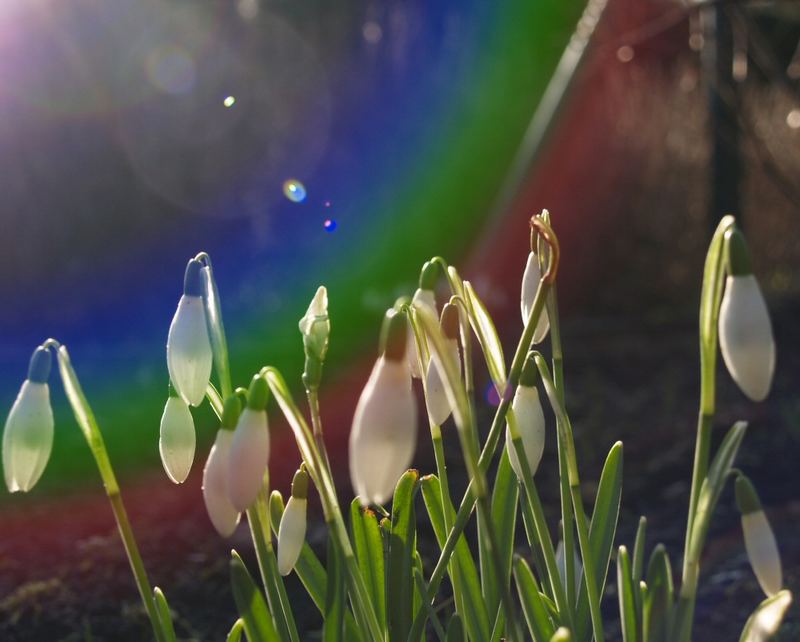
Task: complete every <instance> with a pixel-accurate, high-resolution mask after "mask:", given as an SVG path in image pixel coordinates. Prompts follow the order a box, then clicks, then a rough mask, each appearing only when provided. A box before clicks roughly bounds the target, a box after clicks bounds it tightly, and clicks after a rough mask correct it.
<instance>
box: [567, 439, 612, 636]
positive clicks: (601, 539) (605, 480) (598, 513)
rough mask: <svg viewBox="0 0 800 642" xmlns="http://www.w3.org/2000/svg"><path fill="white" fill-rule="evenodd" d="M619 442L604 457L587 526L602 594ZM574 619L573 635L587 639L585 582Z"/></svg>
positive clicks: (588, 625) (587, 617) (610, 544)
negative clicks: (574, 629) (589, 522)
mask: <svg viewBox="0 0 800 642" xmlns="http://www.w3.org/2000/svg"><path fill="white" fill-rule="evenodd" d="M622 455H623V451H622V442H621V441H618V442H617V443H615V444H614V445H613V446H612V447H611V450H610V451H609V453H608V456H607V457H606V461H605V464H604V465H603V472H602V473H601V475H600V484H599V486H598V487H597V496H596V497H595V500H594V511H593V512H592V521H591V524H590V526H589V548H590V550H591V555H592V563H593V564H594V569H595V575H596V577H597V581H598V582H599V583H600V585H599V587H598V588H599V594H600V595H603V593H604V590H605V585H606V579H607V578H608V566H609V564H610V563H611V551H612V548H613V546H614V535H615V534H616V532H617V522H618V520H619V505H620V499H621V498H622V462H623V456H622ZM577 613H578V615H577V620H576V623H575V627H576V629H577V631H576V633H577V634H576V636H575V637H576V639H578V640H586V639H588V638H589V636H590V634H591V619H590V613H589V598H588V595H587V593H586V583H585V582H581V584H580V588H579V590H578V608H577Z"/></svg>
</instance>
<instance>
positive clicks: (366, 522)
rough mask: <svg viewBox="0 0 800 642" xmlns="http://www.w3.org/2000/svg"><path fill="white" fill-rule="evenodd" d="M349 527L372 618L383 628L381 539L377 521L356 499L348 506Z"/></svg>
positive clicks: (383, 573)
mask: <svg viewBox="0 0 800 642" xmlns="http://www.w3.org/2000/svg"><path fill="white" fill-rule="evenodd" d="M350 527H351V530H352V532H353V548H354V549H355V554H356V559H357V560H358V567H359V569H360V570H361V575H362V576H363V577H364V582H365V583H366V585H367V590H368V591H369V593H370V595H371V596H372V603H373V605H374V607H375V615H377V617H378V622H379V623H380V625H381V626H382V627H384V626H385V622H386V606H385V605H386V595H385V590H386V576H385V572H384V560H383V553H384V551H383V539H382V537H381V529H380V526H379V524H378V519H377V517H376V516H375V513H373V512H372V511H371V510H369V509H368V508H362V507H361V503H360V502H359V501H358V498H356V499H354V500H353V502H352V503H351V504H350Z"/></svg>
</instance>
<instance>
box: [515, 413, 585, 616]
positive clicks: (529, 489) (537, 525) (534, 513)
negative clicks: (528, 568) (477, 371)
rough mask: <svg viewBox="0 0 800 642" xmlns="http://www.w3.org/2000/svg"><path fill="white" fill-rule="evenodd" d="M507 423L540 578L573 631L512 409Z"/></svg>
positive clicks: (571, 606)
mask: <svg viewBox="0 0 800 642" xmlns="http://www.w3.org/2000/svg"><path fill="white" fill-rule="evenodd" d="M507 419H508V426H509V429H510V432H511V443H512V444H513V446H514V449H515V451H516V453H517V460H518V461H519V465H520V468H521V470H522V479H523V488H524V489H525V499H526V501H527V505H528V509H529V511H530V513H529V514H530V516H531V518H532V520H533V525H534V529H535V531H536V533H535V534H536V540H537V542H538V544H539V548H540V549H541V553H542V556H543V558H544V563H545V568H546V569H547V575H546V576H545V577H543V578H542V579H543V581H547V582H548V583H549V584H550V586H551V588H552V593H553V597H554V598H555V602H556V606H557V607H558V611H559V614H561V615H562V616H563V618H564V619H563V622H564V623H565V624H566V625H567V626H568V627H569V628H570V629H571V630H574V624H573V623H574V621H575V613H574V609H575V603H574V602H570V601H569V599H568V597H567V596H568V594H567V593H565V591H564V585H563V583H562V581H561V576H560V574H559V572H558V562H557V561H556V553H555V549H554V548H553V540H552V539H551V537H550V532H549V531H548V529H547V520H546V519H545V516H544V509H543V508H542V502H541V500H540V499H539V493H538V492H537V490H536V484H535V483H534V481H533V473H531V469H530V466H529V465H528V457H527V455H526V453H525V445H524V444H523V442H522V437H521V436H520V434H519V430H518V428H517V422H516V417H515V416H514V411H513V410H511V411H509V413H508V416H507Z"/></svg>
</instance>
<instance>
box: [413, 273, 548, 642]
mask: <svg viewBox="0 0 800 642" xmlns="http://www.w3.org/2000/svg"><path fill="white" fill-rule="evenodd" d="M550 287H551V283H550V282H549V281H547V280H545V279H543V280H542V281H541V284H540V286H539V289H538V291H537V293H536V297H535V298H534V300H533V306H532V307H531V311H530V314H529V316H528V322H527V323H526V324H525V329H524V330H523V332H522V336H521V337H520V339H519V343H518V344H517V349H516V351H515V353H514V359H513V360H512V362H511V370H510V371H509V373H508V386H509V387H510V388H512V389H513V388H515V387H516V386H517V384H518V383H519V377H520V375H521V374H522V367H523V366H524V365H525V359H526V357H527V354H528V349H529V348H530V345H531V341H532V340H533V333H534V330H535V329H536V324H537V323H538V322H539V317H540V316H541V313H542V310H543V309H544V304H545V298H546V296H547V293H548V292H549V290H550ZM510 406H511V398H510V396H509V395H503V398H502V399H501V401H500V405H499V406H498V407H497V411H496V412H495V415H494V419H493V420H492V426H491V428H490V429H489V434H488V436H487V437H486V443H485V444H484V446H483V451H482V452H481V455H480V459H479V460H478V468H479V470H481V471H482V472H483V474H484V475H485V474H486V472H487V471H488V470H489V465H490V464H491V461H492V458H493V457H494V454H495V451H496V450H497V444H498V442H499V441H500V435H501V434H502V429H503V427H504V423H505V419H506V413H507V412H508V409H509V407H510ZM475 489H476V482H475V480H474V479H471V480H470V482H469V485H468V486H467V490H466V492H465V493H464V496H463V498H462V499H461V504H460V505H459V508H458V512H457V513H456V519H455V521H454V523H453V528H452V530H451V531H450V533H449V535H448V536H447V541H446V542H445V545H444V547H443V548H442V552H441V553H440V554H439V560H438V561H437V562H436V567H435V568H434V569H433V573H432V574H431V578H430V580H429V581H428V587H429V589H428V595H427V599H428V601H429V602H432V601H433V599H434V598H435V597H436V593H437V591H438V590H439V585H440V583H441V581H442V578H443V577H444V574H445V571H446V570H447V564H448V562H449V560H450V557H451V555H452V554H453V551H454V550H455V547H456V542H457V541H458V538H459V537H460V536H461V534H462V533H463V532H464V528H465V527H466V525H467V522H468V521H469V517H470V515H471V513H472V509H473V508H474V507H475V501H476V496H475ZM424 626H425V609H424V608H423V607H420V608H419V610H418V611H417V615H416V616H415V618H414V625H413V626H412V628H411V633H410V634H409V637H408V640H409V642H416V640H418V639H419V637H420V636H421V635H422V629H423V627H424Z"/></svg>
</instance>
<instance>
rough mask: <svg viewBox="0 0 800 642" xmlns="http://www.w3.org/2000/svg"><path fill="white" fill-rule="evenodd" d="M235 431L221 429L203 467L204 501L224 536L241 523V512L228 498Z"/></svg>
mask: <svg viewBox="0 0 800 642" xmlns="http://www.w3.org/2000/svg"><path fill="white" fill-rule="evenodd" d="M232 440H233V431H231V430H225V429H221V430H218V431H217V438H216V439H215V440H214V445H213V446H212V447H211V452H209V453H208V459H207V460H206V467H205V468H204V469H203V501H204V502H205V504H206V511H208V516H209V517H210V518H211V523H212V524H213V525H214V528H216V529H217V532H218V533H219V534H220V535H222V536H223V537H230V536H231V535H232V534H233V531H235V530H236V525H237V524H238V523H239V517H240V513H239V511H238V510H236V508H235V507H234V506H233V504H231V500H230V499H229V498H228V468H229V464H230V453H231V441H232Z"/></svg>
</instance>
